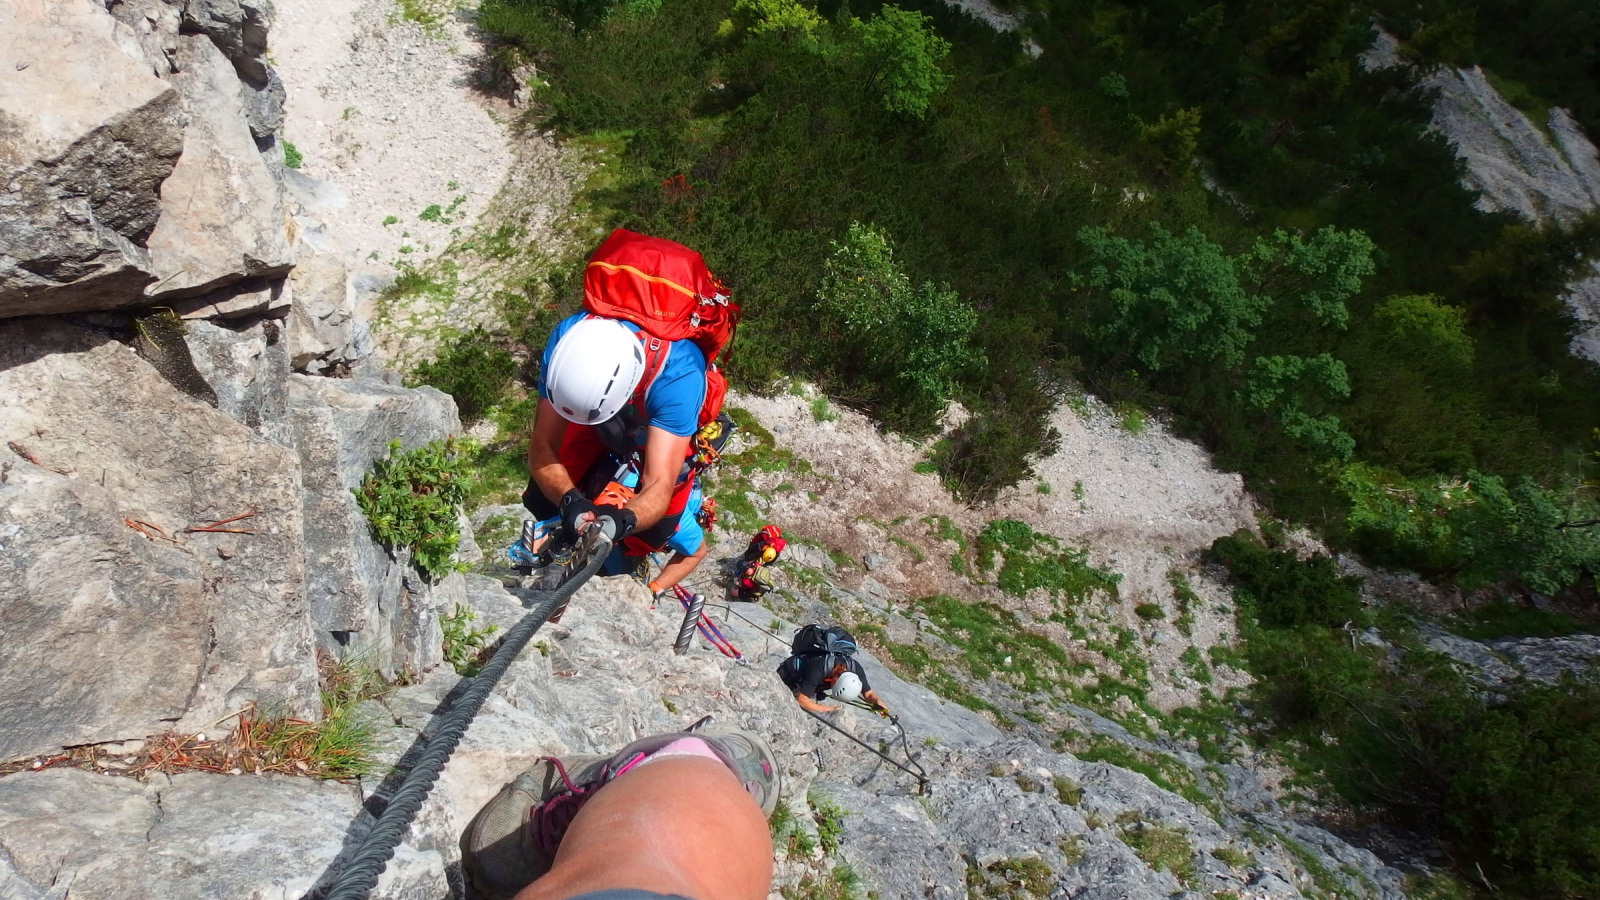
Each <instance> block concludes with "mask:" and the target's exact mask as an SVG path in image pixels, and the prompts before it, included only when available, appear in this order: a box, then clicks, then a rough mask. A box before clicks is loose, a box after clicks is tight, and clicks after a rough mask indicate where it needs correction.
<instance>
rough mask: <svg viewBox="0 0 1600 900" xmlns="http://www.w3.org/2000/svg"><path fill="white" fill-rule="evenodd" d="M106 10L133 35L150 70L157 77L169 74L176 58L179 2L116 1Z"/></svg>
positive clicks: (181, 16) (179, 12)
mask: <svg viewBox="0 0 1600 900" xmlns="http://www.w3.org/2000/svg"><path fill="white" fill-rule="evenodd" d="M106 7H107V8H108V9H109V11H110V12H111V15H112V17H113V18H115V19H116V20H117V21H118V22H121V23H122V24H123V25H126V26H127V27H128V30H129V31H131V32H132V33H133V35H134V39H135V40H137V41H138V43H139V49H140V50H142V51H143V53H144V59H145V62H147V63H149V65H150V71H151V72H152V73H154V74H155V75H156V77H158V78H165V77H167V76H168V75H171V74H172V73H173V71H174V69H175V67H176V64H177V59H178V29H179V28H180V27H181V26H182V22H183V2H182V0H171V2H166V0H117V2H115V3H108V4H106Z"/></svg>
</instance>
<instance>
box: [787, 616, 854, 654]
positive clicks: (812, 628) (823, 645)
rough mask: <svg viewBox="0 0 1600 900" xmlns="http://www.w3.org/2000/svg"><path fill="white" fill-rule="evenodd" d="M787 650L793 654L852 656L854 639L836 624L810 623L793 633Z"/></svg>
mask: <svg viewBox="0 0 1600 900" xmlns="http://www.w3.org/2000/svg"><path fill="white" fill-rule="evenodd" d="M789 652H790V653H792V654H793V655H795V656H800V657H805V656H820V655H822V654H824V653H827V654H838V655H840V656H853V655H854V654H855V652H856V639H855V638H853V637H851V636H850V632H848V631H845V630H844V629H843V628H840V627H839V626H837V625H818V624H815V623H813V624H811V625H807V626H806V627H804V628H802V629H800V630H799V631H797V632H795V633H794V641H793V643H791V644H790V645H789Z"/></svg>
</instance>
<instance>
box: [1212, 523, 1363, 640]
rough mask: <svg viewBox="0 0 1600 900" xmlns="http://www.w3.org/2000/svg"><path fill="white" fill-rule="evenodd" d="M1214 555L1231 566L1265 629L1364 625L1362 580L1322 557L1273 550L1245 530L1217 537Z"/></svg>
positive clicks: (1234, 577)
mask: <svg viewBox="0 0 1600 900" xmlns="http://www.w3.org/2000/svg"><path fill="white" fill-rule="evenodd" d="M1211 553H1212V555H1213V556H1215V557H1216V558H1217V560H1218V561H1220V562H1221V563H1222V564H1223V565H1226V566H1227V567H1228V574H1229V577H1230V578H1231V580H1232V581H1233V584H1234V585H1235V587H1237V588H1239V589H1240V590H1241V591H1243V592H1244V593H1245V594H1246V595H1247V596H1248V598H1249V600H1250V602H1251V606H1252V609H1253V611H1254V612H1255V614H1256V616H1257V617H1258V618H1259V619H1260V621H1261V624H1262V625H1265V626H1267V627H1270V628H1293V627H1295V626H1298V625H1323V626H1326V627H1329V628H1339V627H1341V626H1343V625H1344V624H1345V623H1347V622H1356V623H1360V622H1362V621H1364V620H1365V616H1364V614H1363V611H1362V608H1361V592H1360V585H1361V580H1360V579H1359V578H1350V577H1345V576H1342V575H1340V574H1339V570H1338V568H1337V567H1335V566H1334V564H1333V560H1331V559H1329V558H1328V557H1326V556H1323V555H1322V554H1320V553H1319V554H1316V555H1315V556H1312V557H1311V558H1310V559H1305V560H1302V559H1300V558H1299V557H1298V556H1295V555H1294V554H1293V553H1291V552H1289V551H1287V550H1268V549H1267V548H1265V547H1263V546H1261V545H1260V544H1259V543H1257V542H1256V541H1255V539H1254V538H1253V537H1252V536H1251V535H1250V534H1249V533H1248V532H1242V531H1241V532H1239V533H1236V534H1233V535H1230V536H1228V537H1222V538H1217V540H1216V541H1215V542H1213V543H1212V545H1211Z"/></svg>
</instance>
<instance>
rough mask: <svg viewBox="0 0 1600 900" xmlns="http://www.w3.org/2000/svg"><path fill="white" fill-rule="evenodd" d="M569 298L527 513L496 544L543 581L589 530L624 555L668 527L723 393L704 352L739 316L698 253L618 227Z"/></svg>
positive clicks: (657, 540)
mask: <svg viewBox="0 0 1600 900" xmlns="http://www.w3.org/2000/svg"><path fill="white" fill-rule="evenodd" d="M583 293H584V296H583V309H582V310H581V311H579V312H577V313H575V314H573V315H571V316H569V317H567V318H566V319H564V320H562V321H561V322H560V323H558V324H557V325H556V327H555V330H554V331H552V332H551V335H550V338H549V340H548V341H547V342H546V344H545V348H544V355H543V358H542V365H541V367H540V370H539V405H538V409H537V411H536V412H535V414H534V421H533V428H532V430H531V433H530V435H529V438H528V475H529V479H528V489H527V490H526V491H525V492H524V493H523V495H522V502H523V505H524V506H525V507H526V508H527V509H528V511H529V512H531V513H532V514H533V517H534V518H533V520H532V521H530V522H525V523H524V524H523V533H522V536H521V537H520V538H519V539H518V540H517V542H516V543H515V544H513V545H512V547H511V548H510V550H508V556H510V558H511V561H512V563H513V564H515V565H517V566H518V567H520V568H522V569H524V570H525V571H533V570H538V569H544V570H545V571H546V572H547V573H552V574H553V575H554V576H555V578H560V577H562V575H563V572H564V569H565V562H566V554H568V553H569V552H570V548H571V547H572V545H573V544H574V543H575V542H576V541H577V539H578V536H579V532H580V531H581V530H582V529H583V528H584V527H585V526H587V525H588V524H590V523H593V522H600V521H602V520H606V521H608V522H609V524H610V525H611V530H612V531H613V533H614V534H615V535H616V537H615V542H616V543H617V544H618V545H620V546H622V547H623V548H624V550H625V552H627V553H628V554H630V555H634V556H639V555H643V554H646V553H650V552H652V551H655V550H659V549H660V548H661V547H663V546H664V545H665V544H666V542H667V541H668V540H669V539H670V538H671V537H672V536H673V534H674V533H675V532H676V531H677V530H678V526H679V522H680V519H681V517H682V515H683V513H684V509H685V507H686V506H687V504H688V501H689V494H690V491H691V489H692V487H693V484H694V481H695V478H694V476H695V475H696V474H698V472H699V471H700V470H701V469H700V468H697V466H698V465H699V464H700V463H699V461H700V460H701V459H702V458H703V457H704V455H705V454H704V452H703V450H704V448H702V447H700V446H699V443H698V442H697V440H696V437H697V435H698V434H699V433H700V432H701V431H702V429H704V428H705V427H706V426H708V425H710V424H711V423H713V422H714V421H716V420H717V415H718V413H719V412H720V411H721V408H722V400H723V397H724V396H725V395H726V393H727V382H726V381H725V380H724V378H723V376H722V373H721V372H720V371H718V369H717V367H716V359H717V355H718V354H719V353H721V352H722V350H723V348H724V347H726V346H727V344H728V341H729V339H730V338H731V337H732V335H733V329H734V326H735V325H736V324H737V323H738V320H739V307H738V305H737V304H735V303H732V302H731V301H730V300H729V299H728V293H727V289H726V288H725V287H724V286H723V285H722V283H721V282H719V281H717V279H716V278H715V277H714V276H712V274H711V272H710V271H709V270H708V269H707V268H706V265H705V262H704V260H702V259H701V257H700V254H698V253H696V252H694V251H693V250H690V249H689V248H687V247H685V246H683V245H682V244H678V243H675V242H673V241H669V240H665V239H662V238H655V237H648V236H646V235H642V234H636V233H634V232H631V231H626V230H624V229H620V228H619V229H617V230H616V231H614V232H612V234H611V236H610V237H608V238H607V239H606V240H605V242H604V243H602V244H601V245H600V247H599V249H597V250H596V251H595V252H594V254H593V255H592V256H591V257H590V258H589V262H588V265H587V267H586V268H585V270H584V292H583ZM630 475H631V476H632V477H631V478H630V477H629V476H630ZM630 483H631V484H632V486H631V487H630V486H629V484H630ZM549 582H550V579H542V583H541V585H540V586H542V587H551V586H553V585H552V584H550V583H549Z"/></svg>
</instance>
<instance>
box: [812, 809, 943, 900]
mask: <svg viewBox="0 0 1600 900" xmlns="http://www.w3.org/2000/svg"><path fill="white" fill-rule="evenodd" d="M813 790H814V791H815V793H816V794H817V795H818V796H819V797H822V798H825V799H826V800H827V801H828V802H830V803H832V804H834V805H835V806H837V807H838V808H840V809H842V810H845V811H846V814H845V816H844V819H843V822H842V825H843V834H842V836H841V839H840V842H839V844H840V849H841V856H842V857H843V859H844V861H845V862H846V863H849V864H850V867H851V868H853V869H854V870H855V871H856V872H858V873H861V874H863V875H865V876H866V877H867V878H868V879H869V880H870V881H871V882H872V883H873V884H874V886H875V887H876V888H877V894H878V896H879V897H925V898H927V900H966V897H967V864H966V862H965V861H964V860H963V859H962V858H961V854H960V852H959V851H958V849H957V848H956V847H955V846H952V845H951V844H950V843H949V842H948V841H947V840H946V839H945V835H944V834H943V833H941V832H940V831H939V829H938V828H937V827H936V826H935V825H934V823H933V821H932V820H931V819H929V818H928V814H927V813H926V812H925V811H924V810H923V809H922V807H921V806H919V805H918V804H917V801H916V799H915V798H914V797H908V796H879V795H876V794H871V793H868V792H866V791H863V790H859V789H857V788H853V787H851V786H849V785H842V784H835V783H832V782H820V783H818V784H817V785H816V786H815V787H814V788H813Z"/></svg>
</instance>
